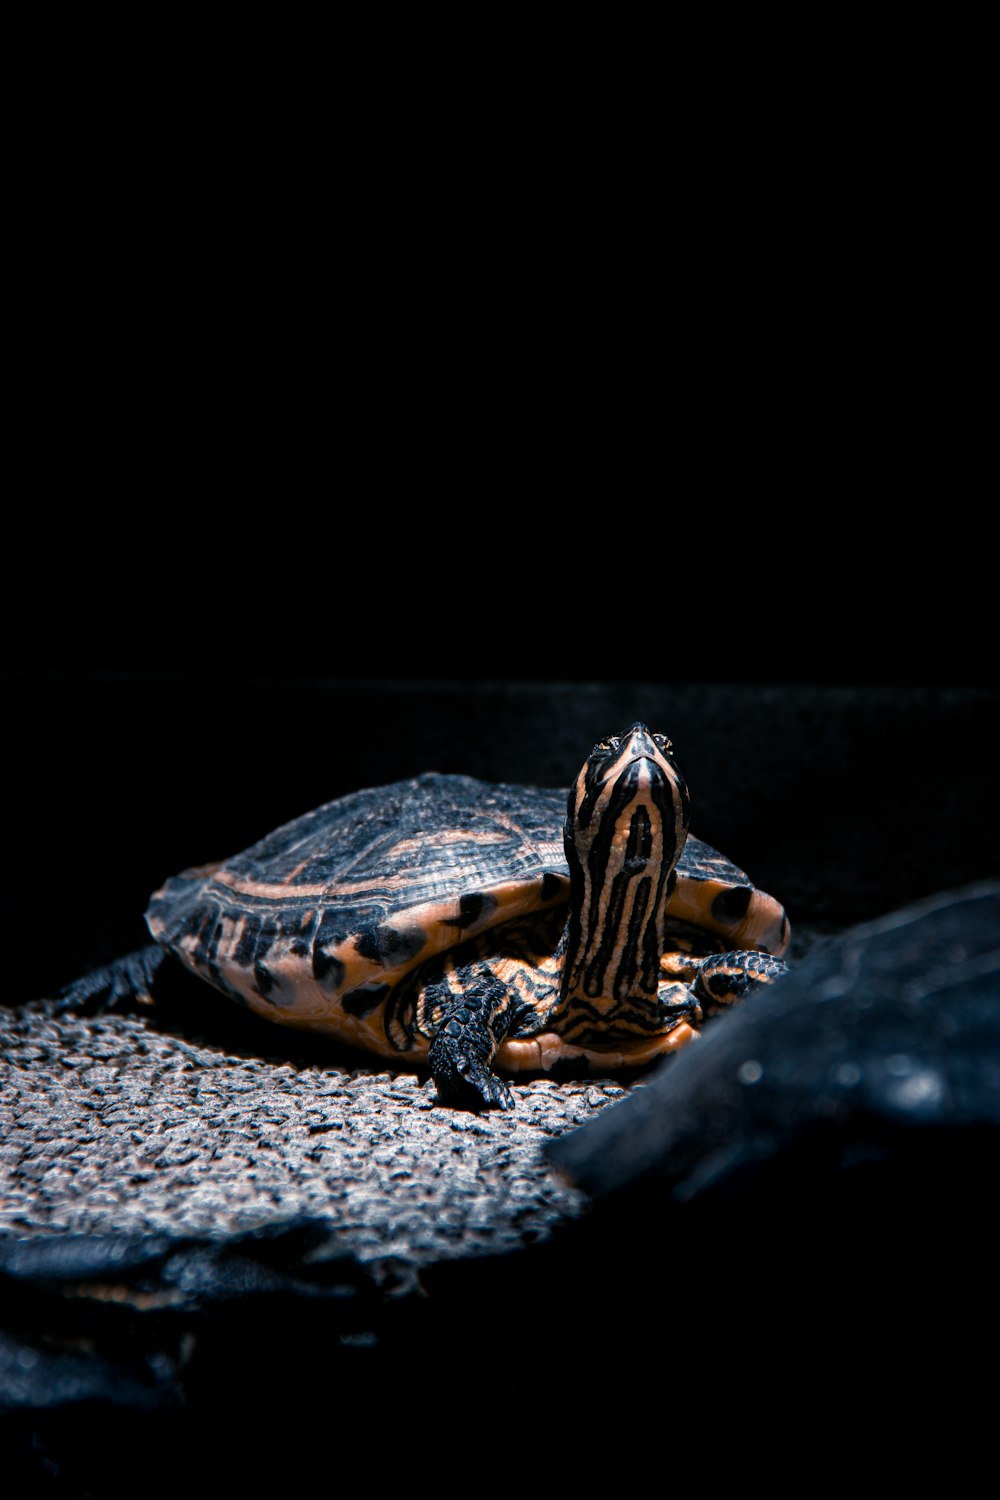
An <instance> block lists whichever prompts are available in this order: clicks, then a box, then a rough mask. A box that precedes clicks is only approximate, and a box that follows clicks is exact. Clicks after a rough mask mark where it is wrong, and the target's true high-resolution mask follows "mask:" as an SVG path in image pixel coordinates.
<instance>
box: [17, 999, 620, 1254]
mask: <svg viewBox="0 0 1000 1500" xmlns="http://www.w3.org/2000/svg"><path fill="white" fill-rule="evenodd" d="M206 996H207V1000H205V998H204V997H206ZM195 1001H196V1003H195V1005H194V1006H193V1008H191V1009H184V1010H183V1011H179V1010H178V1009H177V1008H176V1006H175V1008H174V1010H173V1012H172V1020H173V1023H174V1028H175V1029H173V1030H169V1029H164V1025H163V1022H164V1017H163V1015H162V1014H161V1013H160V1012H159V1011H157V1010H156V1009H155V1008H154V1009H153V1010H151V1011H149V1012H148V1013H146V1014H142V1013H134V1014H130V1015H114V1014H110V1015H95V1016H80V1017H77V1016H76V1015H73V1014H70V1015H59V1014H53V1013H52V1011H53V1007H51V1006H47V1005H46V1004H45V1003H44V1002H41V1003H37V1004H30V1005H26V1006H23V1007H21V1008H20V1009H19V1010H17V1011H0V1047H2V1060H0V1082H2V1091H0V1139H2V1145H0V1233H6V1234H32V1235H39V1234H47V1233H56V1232H59V1233H73V1234H89V1235H101V1234H108V1233H115V1234H121V1235H136V1234H144V1233H146V1234H153V1235H157V1234H166V1235H169V1236H173V1237H184V1236H204V1235H214V1234H239V1233H242V1232H245V1231H246V1230H249V1229H255V1228H259V1227H260V1226H265V1225H271V1224H276V1223H281V1222H283V1221H287V1220H289V1219H294V1218H297V1217H299V1216H303V1215H304V1216H307V1217H310V1218H317V1219H325V1220H326V1221H327V1222H328V1223H329V1224H330V1225H331V1229H332V1230H335V1232H336V1235H337V1238H338V1242H339V1243H340V1244H341V1245H342V1247H343V1248H345V1249H348V1250H350V1251H351V1253H352V1254H355V1255H356V1256H357V1257H358V1258H359V1259H361V1260H364V1261H372V1260H388V1261H392V1260H394V1259H397V1258H398V1259H400V1260H406V1261H407V1262H411V1263H413V1264H414V1265H418V1264H422V1263H424V1262H426V1261H428V1260H434V1259H436V1258H438V1257H441V1256H447V1255H449V1254H453V1253H455V1252H456V1250H457V1249H460V1250H461V1252H462V1253H465V1254H468V1253H474V1252H475V1250H476V1248H477V1247H479V1248H481V1249H483V1250H486V1251H489V1252H490V1253H499V1252H501V1251H503V1250H505V1249H508V1248H510V1247H512V1246H515V1245H519V1244H523V1243H526V1242H529V1241H530V1240H531V1239H533V1238H537V1237H538V1235H540V1234H543V1233H545V1232H546V1229H547V1228H548V1227H549V1226H551V1224H552V1222H553V1221H555V1220H557V1219H560V1218H563V1217H566V1216H572V1215H573V1214H575V1213H577V1212H579V1211H580V1206H581V1203H582V1201H583V1197H582V1194H580V1193H579V1192H577V1191H575V1190H573V1189H570V1188H568V1187H567V1186H566V1185H565V1184H564V1183H563V1182H562V1181H561V1179H560V1178H559V1177H558V1176H557V1175H556V1174H555V1173H553V1171H552V1170H551V1168H550V1167H548V1166H547V1165H546V1164H545V1163H544V1161H543V1160H542V1158H541V1154H540V1148H541V1145H542V1144H543V1143H544V1142H546V1141H547V1140H549V1139H550V1138H551V1137H552V1136H553V1135H555V1134H558V1133H559V1132H561V1131H563V1130H567V1129H570V1128H572V1127H573V1126H575V1125H578V1124H581V1123H582V1122H583V1121H584V1120H585V1119H588V1118H590V1117H591V1116H592V1115H593V1114H594V1113H595V1112H596V1111H598V1110H600V1109H601V1108H603V1106H604V1105H605V1104H607V1103H608V1102H609V1101H610V1100H612V1099H614V1098H616V1097H619V1096H620V1095H621V1094H622V1093H623V1088H622V1086H621V1084H620V1083H617V1082H614V1081H611V1080H601V1079H597V1080H591V1081H586V1082H573V1083H554V1082H552V1081H550V1080H548V1079H536V1080H532V1081H530V1082H528V1083H525V1084H515V1085H514V1092H515V1095H516V1098H517V1108H516V1109H515V1110H513V1111H509V1112H503V1113H500V1112H491V1113H485V1114H483V1115H473V1114H469V1113H466V1112H464V1111H456V1110H450V1109H444V1108H441V1107H440V1106H439V1105H438V1104H437V1102H436V1093H435V1090H434V1086H433V1083H432V1082H430V1081H429V1080H428V1079H427V1078H426V1075H424V1076H419V1075H417V1074H415V1073H406V1072H402V1073H398V1074H394V1073H389V1072H378V1071H374V1070H372V1069H368V1068H364V1067H362V1068H358V1067H351V1066H345V1065H344V1063H343V1061H342V1060H341V1061H338V1060H337V1059H338V1058H340V1059H342V1057H343V1054H338V1053H337V1052H336V1051H334V1050H333V1049H330V1048H325V1047H323V1046H322V1045H321V1044H315V1045H311V1044H310V1043H309V1042H307V1041H302V1040H300V1039H299V1038H297V1037H296V1036H295V1035H294V1034H292V1033H286V1032H282V1031H278V1030H276V1029H275V1028H272V1027H268V1026H266V1025H265V1024H261V1025H260V1026H255V1025H254V1024H253V1023H252V1022H251V1021H250V1020H249V1019H245V1018H244V1017H243V1016H241V1015H240V1013H239V1012H236V1011H235V1010H233V1012H232V1014H231V1013H230V1008H229V1007H227V1006H226V1005H225V1002H224V1001H222V1002H217V1001H216V1000H215V997H214V996H212V995H211V992H209V991H207V990H205V989H203V988H201V987H199V991H198V993H197V995H196V997H195ZM202 1005H204V1007H205V1009H207V1010H208V1011H209V1012H210V1013H211V1012H213V1011H217V1012H218V1016H217V1025H218V1029H217V1033H216V1035H215V1036H214V1037H212V1036H211V1035H209V1036H206V1035H205V1033H204V1032H203V1031H202V1030H201V1029H200V1027H199V1019H200V1017H199V1014H198V1012H199V1010H200V1009H201V1007H202ZM221 1038H226V1039H227V1043H228V1044H226V1043H224V1042H223V1041H222V1040H221ZM234 1038H240V1039H242V1040H243V1042H244V1043H245V1044H246V1045H244V1046H242V1047H241V1046H239V1045H238V1046H237V1048H236V1050H234V1048H233V1046H232V1041H233V1039H234ZM254 1046H255V1047H256V1050H253V1047H254Z"/></svg>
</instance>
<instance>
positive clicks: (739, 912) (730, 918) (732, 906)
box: [712, 885, 753, 923]
mask: <svg viewBox="0 0 1000 1500" xmlns="http://www.w3.org/2000/svg"><path fill="white" fill-rule="evenodd" d="M752 897H753V887H752V886H749V885H734V886H730V887H729V889H728V890H725V891H720V892H719V894H718V895H717V896H716V898H715V900H714V901H713V902H712V916H713V917H714V918H715V920H716V921H717V922H727V923H728V922H738V921H739V920H740V918H741V917H745V916H746V914H747V912H748V911H749V910H750V902H751V899H752Z"/></svg>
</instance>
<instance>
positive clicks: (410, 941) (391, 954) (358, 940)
mask: <svg viewBox="0 0 1000 1500" xmlns="http://www.w3.org/2000/svg"><path fill="white" fill-rule="evenodd" d="M425 941H426V938H425V936H424V934H423V933H422V932H421V931H420V930H419V929H418V928H415V927H411V928H410V929H409V930H406V929H400V928H398V927H392V926H390V924H389V923H388V922H383V923H382V924H381V925H380V926H378V927H376V926H375V925H374V923H371V924H369V925H368V926H367V927H362V928H361V929H360V931H359V932H358V933H357V935H356V936H355V939H354V944H355V947H356V948H357V950H358V952H359V953H360V954H361V957H362V958H369V959H373V960H375V961H376V962H378V963H381V964H387V965H395V964H399V963H405V961H406V960H407V959H409V958H416V956H417V954H418V953H419V952H420V950H421V949H422V948H423V946H424V943H425Z"/></svg>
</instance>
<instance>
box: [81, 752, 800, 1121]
mask: <svg viewBox="0 0 1000 1500" xmlns="http://www.w3.org/2000/svg"><path fill="white" fill-rule="evenodd" d="M689 814H690V798H689V794H688V788H687V783H686V781H685V779H684V776H683V775H682V773H681V770H680V767H679V766H678V764H677V759H676V755H675V752H674V749H673V746H672V744H671V741H670V740H669V739H668V738H667V737H666V736H664V735H662V734H660V733H653V732H651V731H650V730H649V729H648V728H647V727H646V725H645V724H642V723H634V724H632V725H631V727H630V728H628V729H626V730H625V731H624V733H623V734H621V735H611V736H608V737H607V738H605V739H603V740H601V741H599V742H598V744H596V745H595V746H594V748H593V749H592V750H591V752H590V754H589V755H588V756H587V759H586V760H585V762H584V764H583V766H582V767H581V769H580V772H579V774H578V776H577V777H576V780H575V781H574V783H573V785H572V787H571V788H570V790H569V796H568V799H567V796H566V792H565V790H560V789H558V788H547V787H537V786H520V785H508V784H506V783H502V782H488V781H481V780H478V779H477V778H475V777H472V776H463V775H456V774H446V773H439V772H435V771H428V772H425V773H423V774H422V775H418V776H414V777H412V778H410V779H408V780H403V781H397V782H394V783H392V784H390V785H387V786H380V787H370V788H366V789H364V790H360V791H356V792H352V793H349V794H348V795H346V796H343V797H340V798H338V799H336V800H335V801H331V802H328V803H326V804H324V805H323V806H322V807H319V808H316V809H315V810H314V811H312V812H308V813H306V814H304V815H303V816H301V817H298V818H296V819H294V820H293V821H292V822H290V823H286V824H284V825H283V826H282V827H280V828H278V829H276V830H275V831H274V832H272V833H269V834H268V835H267V836H266V837H265V838H263V839H261V840H260V841H259V842H258V843H255V844H253V845H252V846H251V847H250V848H248V849H246V850H244V851H243V852H242V853H241V854H237V855H235V856H234V857H232V858H230V859H228V860H226V861H225V862H224V863H221V864H216V865H206V866H202V867H199V868H197V869H190V870H185V871H183V872H182V873H181V874H179V875H175V876H173V877H172V878H170V879H168V880H167V881H166V883H165V884H164V885H163V886H162V887H161V888H160V889H159V890H157V891H156V892H155V893H154V895H153V896H152V897H151V899H150V903H149V908H148V911H147V912H146V923H147V926H148V928H149V931H150V933H151V935H152V937H153V939H154V940H155V942H154V944H153V945H152V946H151V947H147V948H145V949H142V950H140V951H139V952H138V953H135V954H131V955H128V956H127V957H126V958H125V959H121V960H118V961H117V964H116V965H111V966H110V968H109V969H107V970H104V971H101V972H100V974H99V975H97V976H93V975H91V976H88V977H87V978H86V979H85V980H83V981H78V982H77V985H76V986H70V987H68V993H69V994H70V995H71V997H75V998H80V997H81V996H82V995H84V994H89V995H93V994H95V993H97V992H114V993H117V994H121V993H122V992H123V991H124V990H126V989H128V990H130V991H131V992H132V993H136V992H146V993H147V994H152V993H154V992H155V984H156V978H157V974H158V972H159V970H160V968H161V966H162V964H163V963H164V962H165V961H166V960H167V957H168V955H169V956H172V957H173V958H175V959H179V960H180V962H181V963H182V964H183V965H184V966H186V968H188V969H189V970H191V971H193V973H195V974H196V975H198V976H200V978H202V979H204V980H207V981H208V983H209V984H211V985H212V986H214V987H215V989H217V990H220V991H221V992H222V993H223V994H224V995H227V996H229V997H231V998H232V999H233V1000H236V1001H238V1002H239V1003H240V1004H242V1005H244V1006H248V1007H249V1008H250V1009H251V1010H253V1011H255V1012H257V1013H258V1014H259V1015H262V1016H265V1017H267V1018H268V1019H269V1020H272V1021H276V1022H279V1023H281V1024H283V1025H286V1026H291V1027H297V1028H301V1029H303V1030H306V1031H315V1032H321V1033H328V1034H329V1035H331V1036H333V1037H336V1038H338V1039H339V1040H341V1041H342V1042H346V1043H349V1044H351V1045H353V1046H355V1047H358V1048H361V1049H364V1050H365V1051H367V1052H370V1053H375V1054H378V1055H380V1056H382V1057H387V1058H390V1059H392V1060H393V1061H394V1062H396V1063H397V1064H401V1065H416V1066H421V1065H423V1066H428V1067H429V1069H430V1072H431V1074H432V1076H433V1078H434V1081H435V1084H436V1087H437V1092H438V1095H439V1098H440V1099H441V1100H442V1102H444V1103H446V1104H450V1105H455V1106H457V1107H460V1108H471V1109H482V1108H488V1107H497V1108H500V1109H507V1108H510V1107H511V1106H512V1105H513V1103H514V1098H513V1095H512V1093H511V1090H510V1087H509V1086H508V1084H507V1083H506V1082H505V1080H504V1078H503V1077H501V1076H500V1075H501V1074H510V1073H517V1072H520V1071H537V1070H543V1071H549V1072H551V1071H552V1070H553V1069H554V1068H556V1067H558V1066H562V1067H564V1068H568V1069H569V1070H570V1071H576V1072H586V1071H600V1072H604V1073H607V1072H616V1071H618V1070H619V1069H626V1068H636V1067H641V1066H643V1065H645V1064H648V1063H650V1062H651V1061H652V1060H653V1059H654V1058H656V1057H658V1056H660V1055H661V1054H664V1053H670V1052H673V1051H675V1050H677V1049H678V1048H680V1047H682V1046H684V1045H685V1044H686V1043H688V1042H690V1041H692V1040H693V1039H694V1038H695V1037H696V1036H697V1035H698V1033H699V1031H700V1029H701V1027H702V1025H703V1023H704V1022H705V1021H706V1020H708V1019H709V1018H710V1017H712V1016H713V1015H715V1014H717V1013H719V1012H720V1011H722V1010H724V1009H725V1008H726V1007H727V1006H728V1005H731V1004H733V1003H734V1002H735V1001H737V1000H739V999H741V998H742V997H743V996H744V995H745V994H746V993H747V991H748V990H750V989H751V988H753V987H754V986H756V985H759V984H766V983H770V982H773V981H774V980H775V979H777V978H779V977H780V976H781V975H782V974H783V973H784V972H786V965H785V964H784V962H783V961H782V960H781V954H782V953H783V952H784V951H785V950H786V948H787V946H788V942H789V935H790V934H789V922H788V918H787V916H786V914H785V911H784V909H783V907H782V906H781V905H780V903H779V902H778V901H777V900H775V898H774V897H772V896H769V895H768V894H767V893H766V892H764V891H761V890H759V889H756V888H755V887H754V886H753V884H752V882H751V881H750V879H749V878H748V877H747V876H746V875H745V874H744V872H743V871H742V870H740V869H738V868H737V867H736V866H735V865H733V864H732V863H731V862H730V861H729V860H728V859H726V858H725V857H724V856H723V855H721V854H719V853H718V852H717V851H716V850H715V849H713V848H711V847H710V846H709V845H708V844H706V843H703V842H702V841H701V840H699V839H697V838H695V837H694V836H693V835H689V834H688V822H689Z"/></svg>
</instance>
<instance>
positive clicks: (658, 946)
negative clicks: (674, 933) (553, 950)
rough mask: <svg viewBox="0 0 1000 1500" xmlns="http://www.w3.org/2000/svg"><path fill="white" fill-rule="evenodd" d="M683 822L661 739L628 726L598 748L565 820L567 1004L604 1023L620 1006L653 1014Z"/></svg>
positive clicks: (676, 779) (683, 809) (683, 804)
mask: <svg viewBox="0 0 1000 1500" xmlns="http://www.w3.org/2000/svg"><path fill="white" fill-rule="evenodd" d="M689 814H690V800H689V797H688V790H687V785H686V783H685V781H684V777H683V775H682V774H681V770H680V767H679V766H678V764H677V761H676V760H675V758H674V754H673V750H672V748H671V744H670V741H669V740H668V739H667V738H666V736H665V735H662V734H653V733H651V732H650V730H649V729H647V728H646V725H645V724H633V725H632V727H631V728H630V729H627V730H626V731H625V733H624V734H621V735H612V736H610V737H609V738H608V739H605V740H601V741H600V743H599V744H597V745H595V746H594V748H593V750H592V751H591V753H590V755H589V756H588V757H587V760H586V763H585V764H584V765H583V766H582V768H581V770H580V774H579V775H578V776H577V778H576V781H575V782H574V784H573V786H572V788H571V789H570V794H569V806H568V808H567V814H566V826H565V846H566V858H567V860H568V862H569V868H570V882H571V899H570V920H569V928H568V947H567V955H566V961H565V963H564V968H563V997H564V1000H565V999H567V998H568V997H569V995H570V994H571V993H572V994H574V995H576V996H577V997H578V998H579V999H580V1000H581V1001H582V1002H583V1003H585V1004H586V1005H588V1006H592V1007H596V1008H597V1009H599V1010H602V1013H603V1011H604V1010H606V1011H607V1013H608V1015H609V1017H610V1015H611V1014H612V1013H615V1012H616V1011H617V1009H618V1008H620V1007H622V1006H626V1007H634V1006H636V1005H638V1006H639V1007H640V1008H641V1007H642V1006H644V1005H652V1006H653V1007H655V1006H656V1004H657V987H658V980H659V964H660V956H661V954H662V952H663V948H664V944H665V929H664V922H665V916H666V903H667V898H668V897H669V895H670V892H671V890H672V889H673V884H674V879H675V876H674V867H675V866H676V864H677V861H678V859H679V858H680V855H681V851H682V850H683V848H684V841H685V839H686V838H687V828H688V817H689Z"/></svg>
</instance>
